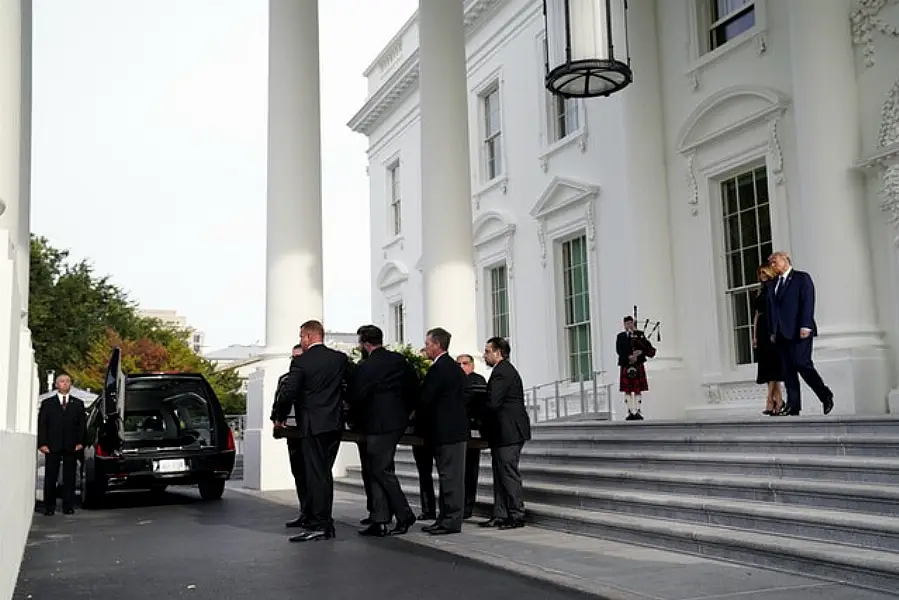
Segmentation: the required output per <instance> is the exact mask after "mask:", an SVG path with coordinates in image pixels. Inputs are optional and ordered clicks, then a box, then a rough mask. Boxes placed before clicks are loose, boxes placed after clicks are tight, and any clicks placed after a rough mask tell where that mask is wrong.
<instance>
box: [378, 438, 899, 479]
mask: <svg viewBox="0 0 899 600" xmlns="http://www.w3.org/2000/svg"><path fill="white" fill-rule="evenodd" d="M396 460H397V462H398V463H410V464H411V463H414V457H413V455H412V451H411V449H410V448H409V447H407V446H399V447H398V448H397V453H396ZM522 464H524V465H528V466H533V467H535V468H536V467H537V466H539V465H558V466H564V465H571V466H597V467H608V468H614V469H625V470H638V471H646V470H661V471H689V472H691V473H706V474H731V475H748V476H750V477H769V478H773V479H784V478H787V479H815V480H819V481H820V480H827V481H846V482H854V483H886V484H891V485H899V458H880V457H876V456H864V455H862V456H819V455H813V454H793V455H789V454H788V455H783V456H777V455H772V454H759V453H744V454H740V453H734V452H719V453H713V452H664V451H656V452H650V451H645V450H620V451H619V450H607V449H593V448H564V447H558V448H536V449H535V448H532V447H531V445H530V444H528V445H525V449H524V453H523V455H522ZM481 465H482V466H485V465H486V466H487V467H489V466H490V454H489V451H484V452H483V453H482V454H481Z"/></svg>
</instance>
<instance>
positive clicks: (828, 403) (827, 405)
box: [824, 396, 833, 415]
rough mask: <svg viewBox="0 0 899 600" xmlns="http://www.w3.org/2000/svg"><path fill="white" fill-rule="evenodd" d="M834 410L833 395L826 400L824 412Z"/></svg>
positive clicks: (827, 413)
mask: <svg viewBox="0 0 899 600" xmlns="http://www.w3.org/2000/svg"><path fill="white" fill-rule="evenodd" d="M832 410H833V396H831V397H830V398H828V399H827V400H825V401H824V414H825V415H829V414H830V411H832Z"/></svg>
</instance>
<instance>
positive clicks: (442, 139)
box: [418, 0, 483, 356]
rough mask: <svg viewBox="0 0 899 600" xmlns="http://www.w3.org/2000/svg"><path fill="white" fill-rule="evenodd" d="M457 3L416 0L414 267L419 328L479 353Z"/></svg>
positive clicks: (462, 52) (456, 350)
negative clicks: (417, 250) (418, 268)
mask: <svg viewBox="0 0 899 600" xmlns="http://www.w3.org/2000/svg"><path fill="white" fill-rule="evenodd" d="M462 5H463V3H462V2H456V1H451V2H447V1H444V0H420V2H419V8H418V32H419V33H418V37H419V56H420V57H421V58H420V68H421V81H420V83H419V97H420V107H421V187H422V238H423V251H422V266H423V267H424V271H423V275H424V302H425V311H424V313H425V328H426V329H430V328H432V327H443V328H444V329H446V330H447V331H449V332H450V333H451V334H452V335H453V340H452V343H451V348H450V351H451V353H452V354H458V353H460V352H469V353H471V354H473V355H475V356H479V355H480V352H479V350H480V348H481V345H480V342H482V341H483V340H480V341H479V340H478V339H477V314H476V310H475V306H476V302H475V299H476V296H475V272H474V246H473V243H472V227H471V226H472V217H471V167H470V155H469V140H468V137H469V135H468V98H467V93H468V92H467V90H468V85H467V81H466V80H467V75H466V63H465V24H464V20H463V16H464V12H463V6H462Z"/></svg>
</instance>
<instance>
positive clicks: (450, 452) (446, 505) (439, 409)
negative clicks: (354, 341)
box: [419, 327, 470, 535]
mask: <svg viewBox="0 0 899 600" xmlns="http://www.w3.org/2000/svg"><path fill="white" fill-rule="evenodd" d="M451 337H452V336H451V335H450V333H449V332H448V331H447V330H445V329H443V328H440V327H437V328H435V329H431V330H430V331H428V334H427V336H426V337H425V350H426V351H427V353H428V358H430V359H431V360H433V361H434V364H432V365H431V368H430V369H428V374H427V375H426V376H425V380H424V382H423V383H422V388H421V403H422V405H423V407H425V408H426V409H427V412H426V415H427V419H428V422H427V425H426V428H425V432H426V435H428V436H429V439H428V440H427V442H428V443H429V444H431V446H432V447H433V448H434V455H435V457H436V459H437V474H438V476H439V477H440V504H439V507H440V514H439V515H438V516H437V521H436V522H435V523H434V524H433V525H428V526H425V527H422V530H423V531H426V532H427V533H430V534H431V535H444V534H448V533H459V532H460V531H462V517H463V513H464V510H465V448H466V446H467V444H468V438H469V433H470V430H469V424H468V413H467V411H466V410H465V384H466V381H465V373H463V372H462V369H460V368H459V366H458V365H457V364H456V361H454V360H453V359H452V358H451V357H450V355H449V354H447V350H449V345H450V338H451ZM419 416H420V415H419Z"/></svg>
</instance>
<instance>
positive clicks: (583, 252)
mask: <svg viewBox="0 0 899 600" xmlns="http://www.w3.org/2000/svg"><path fill="white" fill-rule="evenodd" d="M576 241H577V242H580V252H579V253H578V257H579V259H581V260H580V262H579V263H577V264H575V263H574V262H571V264H570V265H569V264H566V247H567V248H571V247H572V246H573V244H574V242H576ZM556 245H557V255H558V277H559V283H560V285H559V288H558V293H557V298H558V302H559V303H560V305H561V314H560V316H561V319H560V320H559V324H560V326H561V333H562V336H561V337H562V340H561V341H562V344H563V346H564V348H563V352H562V355H563V358H564V364H565V367H564V371H563V372H564V373H565V376H564V379H566V380H567V381H568V382H569V383H572V384H577V383H580V382H581V381H585V382H586V381H590V380H591V379H592V378H593V376H594V373H595V371H596V363H595V356H594V352H593V345H594V339H593V310H592V306H591V290H592V286H591V285H590V281H591V268H590V252H591V250H590V245H589V241H588V236H587V232H586V231H583V230H579V231H576V232H574V233H572V234H570V235H568V236H565V237H562V238H559V239H558V240H557V242H556ZM567 253H568V255H569V256H571V255H572V254H573V252H572V250H568V252H567ZM575 268H581V269H583V285H584V286H585V287H584V289H583V290H581V291H580V292H575V291H572V293H571V294H569V293H568V287H569V283H568V282H569V274H570V273H571V272H573V271H574V270H575ZM571 287H572V288H573V287H574V284H573V282H572V285H571ZM577 296H582V297H583V300H584V309H585V312H586V319H585V320H584V319H582V320H574V318H573V317H574V314H576V311H575V310H572V311H571V313H573V315H572V320H571V321H570V322H569V318H568V317H569V310H568V304H569V302H576V301H577ZM577 331H584V332H585V335H586V340H585V346H584V348H585V349H584V350H581V349H580V348H581V346H580V344H579V343H578V344H576V345H577V346H578V350H576V351H572V342H573V340H572V335H577V334H576V333H574V332H577ZM584 355H586V359H587V363H588V365H589V367H588V369H587V372H584V370H583V365H582V364H581V363H580V361H581V357H583V356H584ZM575 365H577V369H575Z"/></svg>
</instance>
